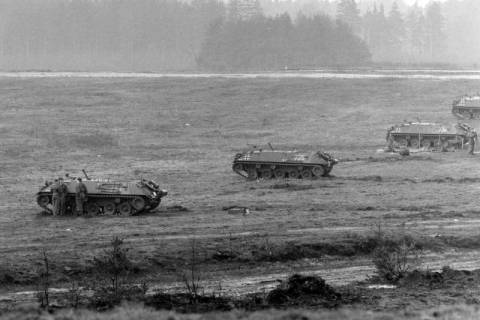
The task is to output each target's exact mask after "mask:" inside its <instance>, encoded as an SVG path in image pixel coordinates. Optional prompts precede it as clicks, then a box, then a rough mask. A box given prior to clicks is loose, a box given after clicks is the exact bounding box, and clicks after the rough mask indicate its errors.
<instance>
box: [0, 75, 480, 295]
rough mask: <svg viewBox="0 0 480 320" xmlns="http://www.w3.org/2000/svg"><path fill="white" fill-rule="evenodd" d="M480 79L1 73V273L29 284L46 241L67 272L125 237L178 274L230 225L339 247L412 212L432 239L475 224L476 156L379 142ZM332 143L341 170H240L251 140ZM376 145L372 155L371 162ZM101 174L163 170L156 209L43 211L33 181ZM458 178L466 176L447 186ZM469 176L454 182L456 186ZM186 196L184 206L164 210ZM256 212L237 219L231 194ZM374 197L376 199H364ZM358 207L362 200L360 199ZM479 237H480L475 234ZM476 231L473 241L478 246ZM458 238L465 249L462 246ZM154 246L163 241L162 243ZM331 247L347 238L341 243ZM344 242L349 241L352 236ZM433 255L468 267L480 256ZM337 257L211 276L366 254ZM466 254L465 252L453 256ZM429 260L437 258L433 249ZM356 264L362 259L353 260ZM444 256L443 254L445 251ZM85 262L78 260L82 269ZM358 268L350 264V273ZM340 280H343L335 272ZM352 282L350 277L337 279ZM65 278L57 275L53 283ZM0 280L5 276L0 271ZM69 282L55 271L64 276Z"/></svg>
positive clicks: (168, 277) (57, 265)
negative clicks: (281, 178) (277, 174)
mask: <svg viewBox="0 0 480 320" xmlns="http://www.w3.org/2000/svg"><path fill="white" fill-rule="evenodd" d="M478 85H479V83H478V81H424V80H384V81H382V80H340V79H337V80H329V79H284V80H273V79H270V80H269V79H245V80H239V79H175V78H172V79H79V78H71V79H0V87H2V88H13V89H11V90H7V89H5V90H2V91H0V112H1V114H2V117H1V118H0V134H1V136H0V166H1V168H2V174H1V177H0V213H1V214H0V254H1V256H2V261H0V270H6V272H11V271H12V270H13V274H14V275H19V278H15V279H13V280H12V279H10V278H9V277H7V278H8V279H7V280H9V282H8V285H9V286H10V288H11V287H15V286H19V285H22V286H23V285H25V282H22V281H23V280H24V279H25V278H28V277H29V276H30V275H29V270H30V269H32V268H31V267H30V266H31V265H33V264H35V263H36V259H37V256H38V255H37V253H38V250H39V248H43V247H45V248H46V250H47V251H48V252H49V257H50V258H51V260H52V263H53V265H52V269H53V270H52V271H53V272H58V273H59V274H63V270H65V267H69V268H74V269H75V268H76V267H78V265H79V264H82V263H84V261H87V260H89V259H92V258H93V256H95V255H98V254H100V253H101V252H102V251H103V250H104V249H105V246H106V244H107V243H108V241H109V240H110V239H111V238H112V237H114V236H118V237H120V238H122V239H125V241H126V243H129V244H131V245H132V247H134V248H135V250H136V253H135V254H134V255H133V256H132V259H134V260H136V261H137V262H140V263H141V262H144V261H143V260H142V259H144V257H149V258H150V259H152V260H155V261H157V262H158V263H157V264H155V263H152V264H151V265H155V266H156V267H155V268H157V269H151V270H154V271H155V274H159V276H157V278H156V279H155V280H156V281H159V282H168V281H173V280H175V277H176V274H175V272H174V270H175V269H178V264H179V263H183V262H184V261H185V257H187V256H188V248H189V243H190V241H191V238H193V237H196V238H197V244H198V247H199V253H200V255H201V256H202V255H204V253H205V252H207V253H209V252H210V253H211V252H214V251H215V249H216V248H218V247H222V246H223V247H226V246H227V243H228V241H229V240H228V238H229V235H232V237H243V238H245V239H246V242H247V243H249V245H248V246H247V247H248V248H251V247H252V246H253V245H254V244H258V243H259V242H258V239H257V238H258V235H262V234H268V235H269V237H270V238H271V240H272V243H275V244H277V243H278V244H280V246H279V247H280V248H282V245H281V244H285V243H292V245H293V247H294V248H295V245H302V244H315V243H329V244H332V243H335V241H337V239H339V238H340V239H341V238H342V237H343V238H344V236H345V234H347V233H357V234H360V235H363V236H366V235H368V234H370V233H371V232H372V226H373V225H374V224H375V223H376V221H378V219H383V220H384V225H385V228H386V229H389V230H391V229H393V230H395V229H398V227H399V226H401V225H402V224H406V225H407V226H408V228H409V229H410V230H412V232H414V233H416V234H422V235H424V236H425V237H430V238H434V239H437V238H438V239H453V242H454V243H455V239H458V238H459V237H463V238H465V241H464V243H465V246H467V245H469V246H471V247H472V248H473V247H474V246H475V241H469V239H470V238H471V239H474V237H475V236H478V227H479V224H480V223H479V221H478V203H477V202H476V201H474V200H473V201H472V199H477V190H476V184H477V183H478V181H479V180H478V179H479V178H480V175H479V173H478V170H477V167H478V159H477V157H465V155H464V154H462V153H447V154H431V155H428V156H426V155H412V156H410V157H408V158H402V160H398V161H397V160H395V161H394V160H392V159H396V157H395V156H392V155H383V154H377V153H376V150H377V149H379V148H381V147H382V146H383V144H384V137H385V128H387V127H388V126H389V125H391V124H393V123H397V122H399V121H402V120H403V119H416V118H417V117H420V118H422V119H426V120H431V121H441V122H448V123H450V122H452V121H455V120H454V119H453V118H452V117H451V115H450V110H449V108H450V103H451V100H452V98H453V97H455V96H457V95H458V94H459V93H463V92H469V91H475V90H477V88H478ZM476 126H477V127H478V124H476ZM267 142H272V144H273V146H275V147H277V148H287V147H288V148H290V147H291V148H299V149H302V148H305V149H317V148H319V149H325V150H326V151H330V152H332V153H333V154H334V155H335V156H336V157H338V158H340V159H346V160H349V161H345V162H341V163H339V164H338V165H337V166H336V167H335V168H334V170H333V171H332V176H333V177H332V178H329V179H321V180H317V181H311V182H303V181H294V182H293V181H288V182H287V183H288V184H289V186H294V187H293V188H276V187H275V185H276V184H277V182H272V181H260V182H245V181H244V180H243V179H242V178H240V177H238V176H236V175H235V174H234V173H233V172H232V170H231V160H232V157H233V155H234V154H235V153H236V152H238V151H240V150H241V149H243V148H244V147H245V146H246V144H247V143H252V144H258V145H260V144H264V143H267ZM372 157H373V158H372ZM83 168H85V169H87V171H88V172H89V173H90V174H91V175H92V176H94V177H102V178H110V179H122V180H123V179H125V180H130V179H138V178H140V176H143V177H149V178H153V179H155V180H157V182H159V183H160V185H161V187H162V188H165V189H168V190H169V195H168V197H167V198H166V199H165V203H164V205H163V206H162V207H161V208H160V210H159V211H158V212H157V213H155V214H151V215H145V216H140V217H135V218H129V217H127V218H123V217H108V218H105V217H95V218H91V219H84V218H77V219H75V218H73V219H72V218H56V217H43V216H39V215H38V213H39V211H40V210H39V208H38V207H37V205H36V204H35V201H34V196H33V195H34V193H35V191H36V190H37V188H38V186H40V185H42V184H43V182H44V180H45V179H52V177H55V176H58V175H61V174H64V173H66V172H70V173H72V174H74V175H80V174H81V173H80V169H83ZM448 177H454V179H455V181H454V182H458V183H451V181H450V180H448ZM460 182H461V183H460ZM176 205H181V206H183V207H186V208H189V211H180V212H178V211H175V212H173V211H169V210H167V209H166V207H167V206H176ZM228 205H239V206H247V207H249V208H258V210H257V209H254V210H251V213H250V215H246V216H244V215H240V216H237V215H229V214H227V213H226V212H225V211H223V210H222V208H223V207H224V206H228ZM369 208H374V209H375V210H367V209H369ZM357 209H358V210H357ZM475 239H476V238H475ZM469 243H470V244H469ZM460 247H461V246H460ZM159 248H161V250H160V249H159ZM336 248H338V246H337V247H336ZM347 249H348V248H347ZM457 255H458V256H457V257H453V258H449V257H438V256H437V257H435V259H436V260H435V261H434V262H435V263H437V262H438V260H441V261H444V260H446V259H451V260H449V261H453V262H455V263H465V264H466V265H469V266H471V265H472V264H474V263H475V261H479V259H478V254H476V253H475V251H472V252H471V253H470V255H464V254H463V253H457ZM353 257H354V259H353V260H350V259H342V260H341V261H340V260H339V259H338V256H337V257H335V258H334V262H332V261H333V260H332V261H330V262H331V263H330V264H329V265H328V267H327V266H326V265H327V264H328V263H329V261H322V262H321V263H316V264H315V263H313V265H312V264H311V262H308V261H303V260H298V259H295V262H294V263H295V264H294V263H292V264H289V263H284V264H273V263H271V261H268V260H267V259H263V260H262V259H259V261H253V262H252V264H249V265H245V264H242V263H238V264H235V267H234V268H232V266H231V265H228V264H224V262H221V263H218V262H215V263H212V264H211V265H209V266H208V267H207V270H205V272H204V273H202V274H203V275H204V277H205V280H206V281H209V280H212V279H213V280H215V281H216V280H217V279H218V278H219V277H222V278H227V279H230V278H234V277H244V276H249V275H251V274H252V273H256V274H259V275H262V274H264V273H266V272H267V270H269V272H272V273H286V272H290V271H291V268H299V269H315V270H320V269H322V268H325V270H329V271H330V270H333V271H334V270H337V269H338V268H340V269H341V268H348V267H350V266H351V265H352V264H353V265H355V266H356V265H361V264H363V263H365V262H363V261H362V260H361V258H359V257H358V256H356V255H353ZM458 257H459V258H460V259H457V258H458ZM428 259H432V260H433V258H431V257H430V258H428ZM352 261H353V262H352ZM438 263H442V262H438ZM80 267H81V266H80ZM346 270H350V269H346ZM340 278H342V277H340ZM343 279H348V275H345V277H344V278H342V279H340V280H338V281H344V280H343ZM56 280H58V281H61V278H60V279H56ZM0 281H1V280H0ZM60 283H61V282H60Z"/></svg>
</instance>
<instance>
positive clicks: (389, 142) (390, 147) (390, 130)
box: [385, 127, 395, 152]
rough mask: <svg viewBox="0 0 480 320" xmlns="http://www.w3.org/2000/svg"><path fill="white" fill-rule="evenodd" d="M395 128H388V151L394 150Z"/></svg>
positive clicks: (386, 138)
mask: <svg viewBox="0 0 480 320" xmlns="http://www.w3.org/2000/svg"><path fill="white" fill-rule="evenodd" d="M393 130H395V128H394V127H390V128H388V129H387V136H386V137H385V140H387V150H386V151H388V152H392V151H393V145H394V140H393V136H392V131H393Z"/></svg>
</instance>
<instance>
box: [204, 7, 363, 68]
mask: <svg viewBox="0 0 480 320" xmlns="http://www.w3.org/2000/svg"><path fill="white" fill-rule="evenodd" d="M369 61H370V52H369V51H368V48H367V46H366V44H365V43H364V42H363V41H362V40H361V39H360V38H359V37H357V36H355V35H354V34H353V33H352V31H351V29H350V28H349V27H348V26H347V25H346V24H344V23H341V22H338V23H337V22H335V21H333V20H332V19H330V18H329V17H327V16H321V15H318V16H314V17H311V18H308V17H305V16H299V17H298V18H297V20H296V21H295V23H293V22H292V20H291V19H290V17H289V16H288V15H287V14H284V15H281V16H277V17H275V18H266V17H264V16H257V17H255V18H252V19H249V20H228V21H217V22H216V23H215V24H213V25H212V26H211V27H210V29H209V32H207V38H206V39H205V42H204V43H203V46H202V50H201V51H200V56H199V60H198V63H199V65H200V66H201V67H202V68H204V69H209V70H219V71H232V70H242V69H243V70H264V69H267V70H280V69H297V68H301V69H313V68H320V67H325V66H358V65H365V64H367V63H368V62H369Z"/></svg>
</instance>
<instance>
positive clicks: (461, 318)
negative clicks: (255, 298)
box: [2, 304, 480, 320]
mask: <svg viewBox="0 0 480 320" xmlns="http://www.w3.org/2000/svg"><path fill="white" fill-rule="evenodd" d="M40 317H43V318H45V319H52V320H60V319H62V320H67V319H68V320H124V319H125V320H127V319H138V320H150V319H151V320H167V319H168V320H220V319H221V320H237V319H245V320H270V319H272V320H273V319H282V320H296V319H309V320H321V319H332V320H336V319H339V320H340V319H342V320H380V319H381V320H397V319H411V320H420V319H421V320H430V319H432V320H433V319H436V320H476V319H478V318H479V317H480V311H479V309H478V308H477V307H475V306H467V305H458V306H453V307H445V306H441V307H439V308H435V309H434V310H426V311H422V312H393V313H384V312H365V311H361V310H356V309H342V310H338V311H311V310H302V309H298V310H290V311H280V310H268V311H258V312H253V313H249V312H244V311H237V310H236V311H232V312H228V313H225V312H220V313H208V314H203V315H197V314H178V313H174V312H168V311H155V310H153V309H150V308H145V307H143V306H141V305H131V304H130V305H128V304H127V305H124V306H121V307H118V308H116V309H114V310H112V311H109V312H105V313H95V312H92V311H87V310H62V311H60V312H57V313H55V314H46V313H45V314H43V315H42V314H39V313H38V311H37V310H36V309H34V308H28V307H26V308H24V309H23V310H19V311H16V312H11V313H7V314H4V315H2V319H6V320H14V319H15V320H26V319H36V318H40ZM43 318H42V319H43Z"/></svg>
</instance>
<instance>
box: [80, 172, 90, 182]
mask: <svg viewBox="0 0 480 320" xmlns="http://www.w3.org/2000/svg"><path fill="white" fill-rule="evenodd" d="M82 172H83V174H84V175H85V178H86V179H87V180H90V177H89V176H88V175H87V172H86V171H85V169H82Z"/></svg>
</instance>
